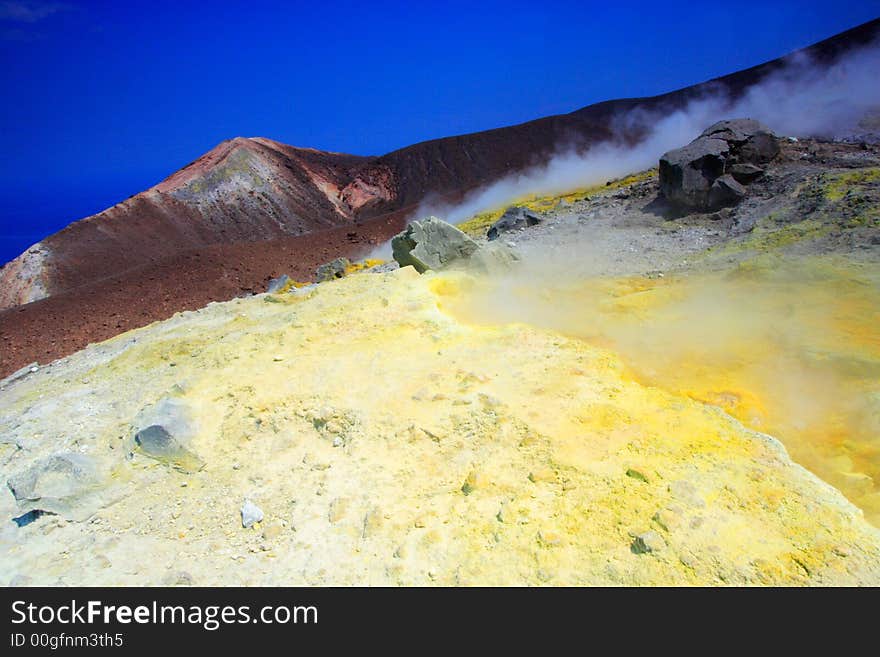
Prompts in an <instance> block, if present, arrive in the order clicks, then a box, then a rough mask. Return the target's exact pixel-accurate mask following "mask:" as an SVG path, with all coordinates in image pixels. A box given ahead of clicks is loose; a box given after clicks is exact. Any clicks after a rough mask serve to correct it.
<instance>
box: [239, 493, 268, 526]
mask: <svg viewBox="0 0 880 657" xmlns="http://www.w3.org/2000/svg"><path fill="white" fill-rule="evenodd" d="M262 521H263V510H262V509H261V508H260V507H258V506H257V505H256V504H254V503H253V502H251V501H250V500H245V501H244V504H242V505H241V526H242V527H244V528H245V529H249V528H251V527H253V526H254V525H255V524H256V523H258V522H262Z"/></svg>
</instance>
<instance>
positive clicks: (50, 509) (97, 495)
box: [6, 453, 105, 520]
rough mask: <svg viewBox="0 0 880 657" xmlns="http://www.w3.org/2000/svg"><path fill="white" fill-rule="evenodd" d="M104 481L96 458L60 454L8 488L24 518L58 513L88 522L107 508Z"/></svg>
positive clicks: (16, 478)
mask: <svg viewBox="0 0 880 657" xmlns="http://www.w3.org/2000/svg"><path fill="white" fill-rule="evenodd" d="M101 481H102V476H101V470H100V468H99V466H98V465H97V464H96V463H95V461H94V460H93V459H92V458H90V457H89V456H87V455H85V454H78V453H60V454H53V455H51V456H48V457H46V458H43V459H40V460H38V461H36V462H34V463H33V464H32V465H31V466H30V467H29V468H27V469H26V470H24V471H22V472H19V473H17V474H15V475H13V476H12V477H10V478H9V480H8V481H7V482H6V485H7V486H8V487H9V490H10V491H11V492H12V495H13V496H14V497H15V501H16V504H17V505H18V509H19V511H20V512H21V513H22V516H24V515H26V514H31V515H34V514H37V515H38V514H40V513H54V514H56V515H60V516H62V517H64V518H67V519H68V520H85V519H86V518H88V517H89V516H91V515H92V514H93V513H94V512H95V511H97V510H98V509H99V508H101V507H102V506H104V503H105V501H104V500H102V499H101V497H102V496H101V492H100V488H101ZM34 517H36V516H34Z"/></svg>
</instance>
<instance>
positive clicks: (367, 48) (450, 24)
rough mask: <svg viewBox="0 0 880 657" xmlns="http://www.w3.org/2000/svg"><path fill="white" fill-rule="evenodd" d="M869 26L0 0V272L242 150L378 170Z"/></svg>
mask: <svg viewBox="0 0 880 657" xmlns="http://www.w3.org/2000/svg"><path fill="white" fill-rule="evenodd" d="M429 4H430V5H434V6H427V5H429ZM878 15H880V0H873V1H863V2H858V1H847V2H811V1H809V0H791V1H786V2H772V1H767V2H753V1H752V2H736V1H733V0H726V1H725V2H719V3H707V2H699V3H696V2H693V0H691V1H689V2H678V1H677V0H666V1H665V2H658V1H657V0H650V1H649V2H638V1H635V0H630V1H629V2H626V3H616V2H611V1H609V0H603V1H601V2H553V1H552V0H544V1H543V2H517V1H516V0H504V1H502V2H485V3H477V2H454V1H447V2H442V3H440V2H438V3H421V2H417V1H415V0H410V1H409V2H400V3H393V2H381V1H375V0H371V1H369V2H364V1H361V2H351V3H348V2H329V1H327V2H320V3H318V2H295V1H288V2H271V1H264V0H251V1H249V2H222V1H221V0H217V1H215V2H189V1H184V0H178V1H176V2H164V1H162V0H158V1H157V0H152V1H150V2H140V1H138V0H124V1H123V0H112V1H106V2H104V1H100V0H95V1H85V0H63V1H62V0H59V1H57V2H55V1H48V0H47V1H36V0H34V1H25V0H18V1H10V2H4V1H0V80H2V89H3V100H2V103H0V131H2V139H3V144H4V157H3V158H0V262H3V261H5V260H7V259H9V258H11V257H13V256H15V255H17V254H18V253H19V252H20V251H21V250H23V249H24V248H25V247H26V246H27V245H29V244H30V243H32V242H34V241H37V240H39V239H40V238H41V237H43V236H45V235H46V234H48V233H50V232H53V231H55V230H58V229H59V228H61V227H63V226H64V225H66V224H67V223H69V222H70V221H73V220H75V219H79V218H81V217H83V216H87V215H89V214H92V213H94V212H97V211H100V210H102V209H104V208H105V207H107V206H109V205H112V204H113V203H115V202H117V201H119V200H121V199H123V198H125V197H127V196H129V195H131V194H133V193H136V192H138V191H141V190H143V189H145V188H147V187H149V186H150V185H153V184H155V183H156V182H158V181H159V180H161V179H162V178H164V177H165V176H166V175H168V174H169V173H171V172H173V171H174V170H176V169H178V168H180V167H181V166H183V165H185V164H186V163H188V162H190V161H192V160H193V159H195V158H196V157H198V156H199V155H200V154H202V153H204V152H205V151H207V150H209V149H210V148H212V147H213V146H214V145H216V144H217V143H218V142H220V141H222V140H223V139H227V138H229V137H233V136H236V135H243V136H258V135H259V136H266V137H271V138H273V139H277V140H279V141H283V142H286V143H290V144H295V145H299V146H313V147H316V148H321V149H327V150H336V151H346V152H351V153H358V154H379V153H383V152H387V151H390V150H393V149H395V148H399V147H401V146H405V145H407V144H411V143H414V142H417V141H422V140H425V139H431V138H434V137H441V136H446V135H450V134H456V133H462V132H472V131H477V130H484V129H487V128H494V127H498V126H502V125H507V124H512V123H518V122H522V121H526V120H529V119H532V118H536V117H539V116H543V115H547V114H553V113H560V112H568V111H571V110H574V109H577V108H579V107H582V106H584V105H588V104H590V103H593V102H597V101H600V100H605V99H609V98H617V97H623V96H642V95H651V94H656V93H661V92H664V91H669V90H671V89H674V88H678V87H681V86H685V85H688V84H692V83H695V82H700V81H702V80H705V79H708V78H711V77H715V76H717V75H721V74H724V73H729V72H732V71H734V70H737V69H741V68H744V67H747V66H751V65H753V64H758V63H760V62H763V61H766V60H768V59H772V58H775V57H777V56H780V55H782V54H784V53H786V52H789V51H791V50H793V49H796V48H799V47H802V46H805V45H808V44H810V43H813V42H815V41H818V40H821V39H823V38H825V37H828V36H831V35H833V34H835V33H837V32H840V31H842V30H845V29H847V28H849V27H853V26H855V25H857V24H859V23H862V22H865V21H867V20H870V19H872V18H875V17H877V16H878Z"/></svg>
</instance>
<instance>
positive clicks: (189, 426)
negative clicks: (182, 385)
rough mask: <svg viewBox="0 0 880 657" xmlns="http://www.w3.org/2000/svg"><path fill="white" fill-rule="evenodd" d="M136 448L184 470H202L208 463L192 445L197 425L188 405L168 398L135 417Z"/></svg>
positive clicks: (146, 454) (153, 457)
mask: <svg viewBox="0 0 880 657" xmlns="http://www.w3.org/2000/svg"><path fill="white" fill-rule="evenodd" d="M135 428H136V431H135V433H134V449H135V450H137V451H139V452H140V453H142V454H144V455H145V456H149V457H150V458H152V459H155V460H157V461H160V462H162V463H165V464H166V465H170V466H172V467H174V468H176V469H178V470H182V471H184V472H193V471H196V470H201V469H202V468H203V467H204V466H205V463H204V461H203V460H202V459H201V458H200V457H199V456H198V455H197V454H195V453H194V452H193V451H192V450H191V449H190V448H189V443H190V441H191V440H192V438H193V436H194V435H195V426H194V423H193V420H192V418H191V416H190V412H189V409H188V407H187V406H186V404H185V403H184V402H183V401H182V400H180V399H176V398H174V397H165V398H163V399H161V400H159V401H158V402H157V403H156V404H154V405H152V406H148V407H147V408H145V409H144V410H142V411H141V412H140V414H139V415H138V417H137V418H136V420H135Z"/></svg>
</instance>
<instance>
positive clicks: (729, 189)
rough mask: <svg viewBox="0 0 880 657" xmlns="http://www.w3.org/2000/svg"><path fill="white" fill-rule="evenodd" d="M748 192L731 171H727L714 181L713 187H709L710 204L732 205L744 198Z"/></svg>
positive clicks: (718, 205) (713, 205) (716, 205)
mask: <svg viewBox="0 0 880 657" xmlns="http://www.w3.org/2000/svg"><path fill="white" fill-rule="evenodd" d="M746 193H747V192H746V188H745V187H743V186H742V185H740V184H739V183H738V182H737V181H736V179H735V178H734V177H733V176H731V175H730V174H729V173H725V174H724V175H723V176H721V177H720V178H716V179H715V182H713V183H712V187H711V188H710V189H709V205H710V206H712V207H723V206H725V205H732V204H734V203H737V202H738V201H740V200H741V199H743V198H744V197H745V195H746Z"/></svg>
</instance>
